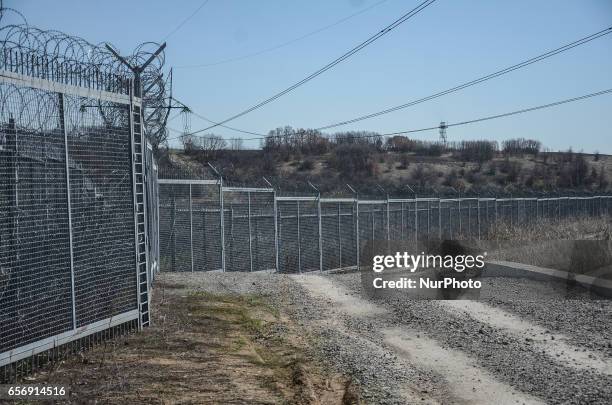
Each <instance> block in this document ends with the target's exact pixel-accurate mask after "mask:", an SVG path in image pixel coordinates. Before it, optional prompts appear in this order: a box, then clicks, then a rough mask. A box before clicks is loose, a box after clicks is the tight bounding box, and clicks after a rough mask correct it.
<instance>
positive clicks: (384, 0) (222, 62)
mask: <svg viewBox="0 0 612 405" xmlns="http://www.w3.org/2000/svg"><path fill="white" fill-rule="evenodd" d="M386 1H388V0H381V1H379V2H377V3H374V4H372V5H371V6H369V7H366V8H364V9H363V10H359V11H357V12H356V13H353V14H350V15H348V16H346V17H344V18H341V19H340V20H338V21H336V22H333V23H331V24H328V25H325V26H323V27H321V28H318V29H316V30H314V31H310V32H308V33H306V34H304V35H302V36H300V37H297V38H293V39H291V40H289V41H286V42H283V43H280V44H278V45H274V46H271V47H269V48H264V49H262V50H259V51H256V52H251V53H247V54H244V55H240V56H235V57H233V58H228V59H222V60H219V61H216V62H210V63H202V64H197V65H183V66H176V69H196V68H204V67H210V66H217V65H222V64H225V63H231V62H237V61H239V60H244V59H249V58H253V57H255V56H259V55H263V54H265V53H269V52H272V51H275V50H277V49H280V48H284V47H286V46H288V45H291V44H294V43H296V42H298V41H301V40H304V39H306V38H309V37H311V36H313V35H316V34H318V33H320V32H323V31H325V30H328V29H330V28H333V27H335V26H337V25H340V24H342V23H343V22H346V21H348V20H350V19H352V18H355V17H357V16H359V15H361V14H363V13H365V12H367V11H369V10H371V9H373V8H374V7H377V6H379V5H381V4H382V3H385V2H386Z"/></svg>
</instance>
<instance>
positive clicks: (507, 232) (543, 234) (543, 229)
mask: <svg viewBox="0 0 612 405" xmlns="http://www.w3.org/2000/svg"><path fill="white" fill-rule="evenodd" d="M488 239H492V240H513V241H520V240H523V241H533V240H558V239H563V240H577V239H593V240H611V239H612V221H610V218H607V217H600V218H580V219H575V220H562V221H559V220H556V219H554V220H550V219H549V220H538V221H536V222H534V223H530V224H527V225H514V226H511V225H510V224H507V223H500V224H497V225H496V226H495V227H493V229H491V232H490V236H489V238H488Z"/></svg>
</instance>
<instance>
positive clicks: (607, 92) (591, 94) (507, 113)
mask: <svg viewBox="0 0 612 405" xmlns="http://www.w3.org/2000/svg"><path fill="white" fill-rule="evenodd" d="M610 93H612V89H607V90H602V91H598V92H595V93H590V94H585V95H582V96H577V97H572V98H568V99H565V100H560V101H555V102H552V103H548V104H543V105H539V106H535V107H528V108H523V109H520V110H515V111H511V112H506V113H502V114H496V115H489V116H486V117H480V118H475V119H471V120H466V121H458V122H454V123H446V127H447V128H448V127H456V126H462V125H468V124H474V123H477V122H482V121H489V120H494V119H498V118H504V117H509V116H512V115H518V114H524V113H527V112H532V111H537V110H542V109H546V108H551V107H556V106H559V105H562V104H568V103H573V102H576V101H580V100H585V99H588V98H592V97H597V96H602V95H605V94H610ZM439 129H440V125H436V126H432V127H426V128H419V129H407V130H403V131H397V132H388V133H384V134H371V135H370V134H368V135H356V136H354V137H353V138H356V139H367V138H379V137H384V136H393V135H404V134H411V133H415V132H425V131H434V130H439ZM173 130H174V129H173ZM174 131H176V130H174ZM177 132H178V131H177ZM264 138H283V135H266V136H265V137H264ZM235 139H239V140H241V141H256V140H261V139H262V137H257V138H235Z"/></svg>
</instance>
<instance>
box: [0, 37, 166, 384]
mask: <svg viewBox="0 0 612 405" xmlns="http://www.w3.org/2000/svg"><path fill="white" fill-rule="evenodd" d="M4 45H5V46H6V45H7V44H6V43H5V44H4ZM92 49H93V48H92ZM132 94H133V81H132V80H131V79H129V78H127V77H124V76H122V75H114V74H110V73H109V74H103V72H100V71H99V70H96V69H95V68H92V67H91V66H88V67H86V68H82V66H80V65H78V64H77V63H74V62H71V63H59V62H58V61H57V60H56V59H53V58H50V57H45V56H40V55H38V54H35V53H32V52H30V51H29V50H23V49H21V48H19V47H17V46H16V47H15V48H6V47H4V48H2V49H1V51H0V103H1V109H0V308H1V311H0V381H10V380H13V379H14V378H15V374H16V373H18V374H20V373H27V372H28V371H29V370H31V369H32V367H33V366H34V365H36V364H38V363H39V362H41V361H43V362H44V361H46V360H49V359H53V358H56V357H57V356H58V355H59V354H60V353H64V352H66V351H71V350H75V349H76V348H78V347H82V346H83V345H89V344H91V343H92V342H94V341H99V340H100V339H101V338H103V337H109V336H111V335H114V334H116V333H124V332H126V331H130V330H134V329H137V328H139V327H142V326H146V325H147V324H148V322H149V317H148V316H149V294H148V288H149V282H150V279H149V277H148V275H149V274H150V273H152V271H153V270H154V269H152V268H150V267H149V266H148V263H150V262H151V263H156V262H157V261H156V260H153V261H151V260H150V259H149V255H150V254H151V253H153V255H155V254H156V253H155V250H156V249H157V246H156V244H155V243H154V241H155V238H153V239H150V238H148V234H149V233H151V232H153V231H152V229H150V228H151V227H153V228H156V225H157V223H156V222H153V221H155V215H156V213H155V211H151V212H147V208H146V207H147V205H149V206H150V205H151V203H152V202H153V200H152V199H153V198H155V197H154V196H155V193H156V191H155V188H154V186H155V184H156V182H155V181H154V180H155V179H156V178H155V173H154V171H151V170H154V162H153V159H152V154H151V153H148V156H147V151H146V149H145V145H144V134H143V132H142V131H143V127H144V125H143V116H142V115H143V114H142V113H143V111H142V105H141V100H140V99H139V98H136V97H133V96H132ZM146 162H149V163H148V164H147V167H146V168H145V163H146ZM146 170H149V173H145V171H146ZM147 174H148V177H146V175H147ZM147 185H149V187H147ZM147 194H149V195H148V196H147ZM147 197H148V198H149V199H150V201H147ZM152 205H153V206H155V205H157V204H156V202H155V204H152Z"/></svg>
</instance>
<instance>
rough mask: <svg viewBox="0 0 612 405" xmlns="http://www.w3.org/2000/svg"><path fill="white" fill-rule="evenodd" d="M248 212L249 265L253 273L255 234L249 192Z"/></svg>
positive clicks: (248, 192) (248, 194)
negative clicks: (252, 227) (252, 225)
mask: <svg viewBox="0 0 612 405" xmlns="http://www.w3.org/2000/svg"><path fill="white" fill-rule="evenodd" d="M247 199H248V212H247V219H248V221H249V264H250V270H251V272H253V233H252V232H251V192H250V191H247Z"/></svg>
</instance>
